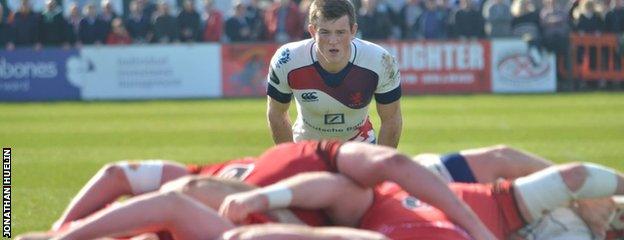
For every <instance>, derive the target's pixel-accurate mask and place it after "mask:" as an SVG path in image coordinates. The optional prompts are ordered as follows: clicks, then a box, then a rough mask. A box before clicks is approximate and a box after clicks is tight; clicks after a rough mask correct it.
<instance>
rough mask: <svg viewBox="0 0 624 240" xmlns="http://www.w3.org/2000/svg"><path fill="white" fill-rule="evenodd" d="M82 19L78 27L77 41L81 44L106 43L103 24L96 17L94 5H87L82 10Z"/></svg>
mask: <svg viewBox="0 0 624 240" xmlns="http://www.w3.org/2000/svg"><path fill="white" fill-rule="evenodd" d="M83 14H84V18H83V19H82V20H80V26H79V27H78V41H79V42H80V43H81V44H85V45H90V44H103V43H104V42H105V41H106V35H105V34H106V30H107V27H106V25H105V23H104V22H103V21H102V20H100V19H99V18H98V17H97V11H96V9H95V5H93V4H87V5H85V6H84V8H83Z"/></svg>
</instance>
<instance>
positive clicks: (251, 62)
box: [221, 44, 279, 97]
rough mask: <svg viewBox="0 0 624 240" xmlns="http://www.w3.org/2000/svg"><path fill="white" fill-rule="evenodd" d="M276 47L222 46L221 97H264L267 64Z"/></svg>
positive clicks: (252, 45) (250, 45) (266, 45)
mask: <svg viewBox="0 0 624 240" xmlns="http://www.w3.org/2000/svg"><path fill="white" fill-rule="evenodd" d="M278 47H279V46H278V45H276V44H223V45H222V47H221V55H222V58H221V60H222V62H221V66H222V74H223V75H222V76H223V77H222V79H223V81H222V83H223V84H222V86H223V96H224V97H250V96H264V95H265V94H266V84H267V83H266V79H267V74H268V71H269V62H270V61H271V57H272V56H273V53H275V51H276V50H277V48H278Z"/></svg>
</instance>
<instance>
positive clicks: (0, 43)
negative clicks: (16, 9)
mask: <svg viewBox="0 0 624 240" xmlns="http://www.w3.org/2000/svg"><path fill="white" fill-rule="evenodd" d="M7 12H8V11H7ZM3 13H4V7H2V4H0V50H2V49H8V50H11V49H13V48H14V47H15V45H14V44H13V41H14V40H13V39H14V38H15V31H14V29H13V26H11V25H10V24H8V23H7V22H6V21H5V20H4V19H3V18H2V17H1V16H2V14H3Z"/></svg>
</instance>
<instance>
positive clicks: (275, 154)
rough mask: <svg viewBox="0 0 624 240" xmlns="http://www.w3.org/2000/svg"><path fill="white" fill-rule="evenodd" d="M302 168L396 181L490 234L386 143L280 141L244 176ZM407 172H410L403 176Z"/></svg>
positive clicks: (261, 180)
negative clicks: (280, 142)
mask: <svg viewBox="0 0 624 240" xmlns="http://www.w3.org/2000/svg"><path fill="white" fill-rule="evenodd" d="M130 169H131V170H132V169H133V168H130ZM210 169H214V168H210ZM224 169H225V168H224ZM284 170H286V171H284ZM303 171H339V172H341V173H343V174H345V175H347V176H349V177H351V178H353V179H354V180H356V181H357V182H358V183H360V184H362V185H363V186H371V187H372V186H375V185H376V184H377V183H380V182H383V181H385V180H390V181H394V182H397V183H399V184H400V185H401V186H402V187H403V188H404V189H406V190H407V191H409V192H410V193H412V194H413V195H415V196H419V197H420V198H421V199H423V200H424V201H426V202H430V203H431V204H432V205H435V206H436V207H439V208H440V209H444V210H445V212H447V213H448V215H449V216H451V218H452V219H453V221H455V222H457V223H458V224H459V225H461V226H463V227H465V228H466V229H467V230H468V231H469V232H470V233H471V235H473V236H474V237H475V238H476V239H492V235H491V233H489V232H488V230H487V229H486V228H485V226H484V225H483V224H482V223H480V221H479V219H478V218H477V217H476V215H474V213H473V212H472V211H471V210H470V209H469V208H468V207H467V206H466V205H465V204H464V203H463V202H461V201H460V200H459V199H457V197H455V196H454V195H453V194H452V192H451V191H450V190H449V189H448V187H447V186H446V185H445V184H444V182H442V181H441V180H440V179H439V178H437V177H436V176H435V175H433V174H432V173H431V172H429V171H428V170H426V169H425V168H424V167H422V166H421V165H419V164H416V163H415V162H414V161H412V160H411V159H410V158H409V157H407V156H405V155H402V154H400V153H398V152H397V151H396V150H394V149H391V148H388V147H382V146H374V145H370V144H364V143H345V144H344V145H341V144H340V143H338V142H303V143H289V144H284V145H279V146H276V147H273V148H271V149H270V150H268V151H267V152H265V153H264V154H263V155H261V156H260V157H258V159H257V160H256V161H255V163H254V165H253V170H252V172H251V173H249V174H248V175H247V177H246V179H245V181H247V182H250V183H254V184H258V185H265V184H270V183H273V182H275V181H277V180H279V179H283V178H286V177H290V176H292V175H294V174H296V173H299V172H303ZM407 175H410V176H411V177H410V178H406V177H404V176H407ZM126 178H128V177H127V176H126ZM128 179H132V177H129V178H128ZM129 182H132V181H129ZM129 185H132V184H129Z"/></svg>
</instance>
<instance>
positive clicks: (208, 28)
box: [202, 0, 223, 42]
mask: <svg viewBox="0 0 624 240" xmlns="http://www.w3.org/2000/svg"><path fill="white" fill-rule="evenodd" d="M204 3H205V5H204V13H203V16H202V18H203V20H204V32H203V39H204V42H219V41H221V36H222V35H223V13H221V11H219V10H218V9H216V8H215V7H214V1H213V0H206V1H204Z"/></svg>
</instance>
